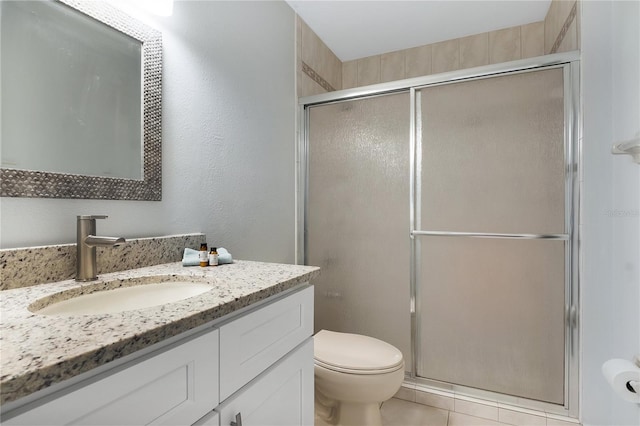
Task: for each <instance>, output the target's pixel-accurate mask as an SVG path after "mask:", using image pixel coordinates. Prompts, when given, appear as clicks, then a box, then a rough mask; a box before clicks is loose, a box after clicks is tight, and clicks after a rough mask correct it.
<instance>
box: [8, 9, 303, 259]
mask: <svg viewBox="0 0 640 426" xmlns="http://www.w3.org/2000/svg"><path fill="white" fill-rule="evenodd" d="M145 18H146V19H145V22H146V23H147V24H148V25H151V26H153V27H155V28H156V29H158V30H160V31H162V33H163V54H164V64H163V111H162V115H163V141H162V143H163V146H162V150H163V170H162V173H163V178H162V185H163V188H162V189H163V191H162V194H163V196H162V201H160V202H145V201H101V200H63V199H26V198H2V199H1V200H0V203H1V205H0V213H1V218H0V231H1V232H0V234H1V236H0V246H1V247H3V248H11V247H26V246H36V245H46V244H64V243H72V242H75V238H76V237H75V236H76V229H75V222H76V217H75V216H76V215H80V214H107V215H109V219H107V220H105V221H100V222H99V223H98V234H100V235H114V236H116V235H117V236H123V237H126V238H136V237H151V236H158V235H168V234H180V233H188V232H204V233H205V234H206V235H207V238H208V240H209V241H208V242H209V244H215V245H217V246H223V247H226V248H228V249H229V251H231V252H232V253H233V254H234V257H236V258H239V259H250V260H265V261H281V262H293V261H294V246H295V244H294V242H295V239H294V195H295V194H294V152H295V151H294V148H295V145H294V137H295V102H294V100H295V84H294V82H295V65H294V64H295V41H294V36H295V15H294V13H293V11H292V10H291V8H290V7H289V6H288V5H287V4H286V3H284V2H175V5H174V13H173V16H171V17H167V18H153V19H151V18H148V17H145Z"/></svg>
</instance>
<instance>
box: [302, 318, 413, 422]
mask: <svg viewBox="0 0 640 426" xmlns="http://www.w3.org/2000/svg"><path fill="white" fill-rule="evenodd" d="M313 340H314V363H315V365H314V373H315V391H316V392H315V411H316V412H315V414H316V426H318V425H321V424H329V425H367V426H381V425H382V419H381V416H380V404H381V403H382V402H384V401H386V400H388V399H389V398H391V397H392V396H393V395H395V393H396V392H397V391H398V389H400V385H401V384H402V380H403V379H404V360H403V359H402V352H400V351H399V350H398V349H397V348H395V347H394V346H392V345H390V344H388V343H386V342H383V341H382V340H378V339H374V338H373V337H368V336H362V335H359V334H350V333H338V332H334V331H328V330H321V331H319V332H318V333H317V334H316V335H315V336H314V338H313Z"/></svg>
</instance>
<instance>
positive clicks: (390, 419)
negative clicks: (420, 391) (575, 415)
mask: <svg viewBox="0 0 640 426" xmlns="http://www.w3.org/2000/svg"><path fill="white" fill-rule="evenodd" d="M381 412H382V424H383V426H512V425H513V424H514V423H500V422H496V421H493V420H488V419H483V418H481V417H474V416H470V415H468V414H462V413H456V412H454V411H449V410H445V409H442V408H435V407H430V406H428V405H422V404H418V403H415V402H410V401H404V400H402V399H397V398H392V399H390V400H389V401H387V402H385V403H384V404H383V405H382V409H381ZM534 417H535V416H534ZM542 420H545V419H544V418H542ZM518 424H519V425H520V426H533V425H537V424H538V423H537V422H533V423H531V424H530V425H529V424H527V423H524V424H523V423H520V422H518ZM545 424H546V425H547V426H550V425H552V424H553V425H555V424H556V423H555V422H545ZM558 424H562V425H565V424H568V423H565V422H558ZM573 426H579V425H578V424H573Z"/></svg>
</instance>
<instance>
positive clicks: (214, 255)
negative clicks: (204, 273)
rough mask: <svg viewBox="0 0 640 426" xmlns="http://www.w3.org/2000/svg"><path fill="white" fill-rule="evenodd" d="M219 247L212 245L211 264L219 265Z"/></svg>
mask: <svg viewBox="0 0 640 426" xmlns="http://www.w3.org/2000/svg"><path fill="white" fill-rule="evenodd" d="M217 250H218V248H217V247H211V252H209V266H218V251H217Z"/></svg>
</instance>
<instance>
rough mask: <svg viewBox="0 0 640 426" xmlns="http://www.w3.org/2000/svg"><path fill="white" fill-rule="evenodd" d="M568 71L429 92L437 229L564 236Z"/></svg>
mask: <svg viewBox="0 0 640 426" xmlns="http://www.w3.org/2000/svg"><path fill="white" fill-rule="evenodd" d="M563 93H564V89H563V74H562V70H561V69H552V70H545V71H535V72H529V73H523V74H516V75H509V76H500V77H494V78H487V79H482V80H474V81H468V82H462V83H455V84H448V85H442V86H436V87H432V88H426V89H422V90H421V91H420V95H421V98H422V102H421V108H422V129H423V131H422V141H423V144H422V153H423V154H422V170H423V172H422V179H421V181H422V183H423V187H422V202H421V204H420V207H421V211H422V214H421V216H420V219H421V223H420V224H419V225H418V227H419V228H421V229H423V230H431V231H453V230H456V231H467V232H497V233H563V232H565V226H564V203H565V192H564V164H565V158H564V101H563Z"/></svg>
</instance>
